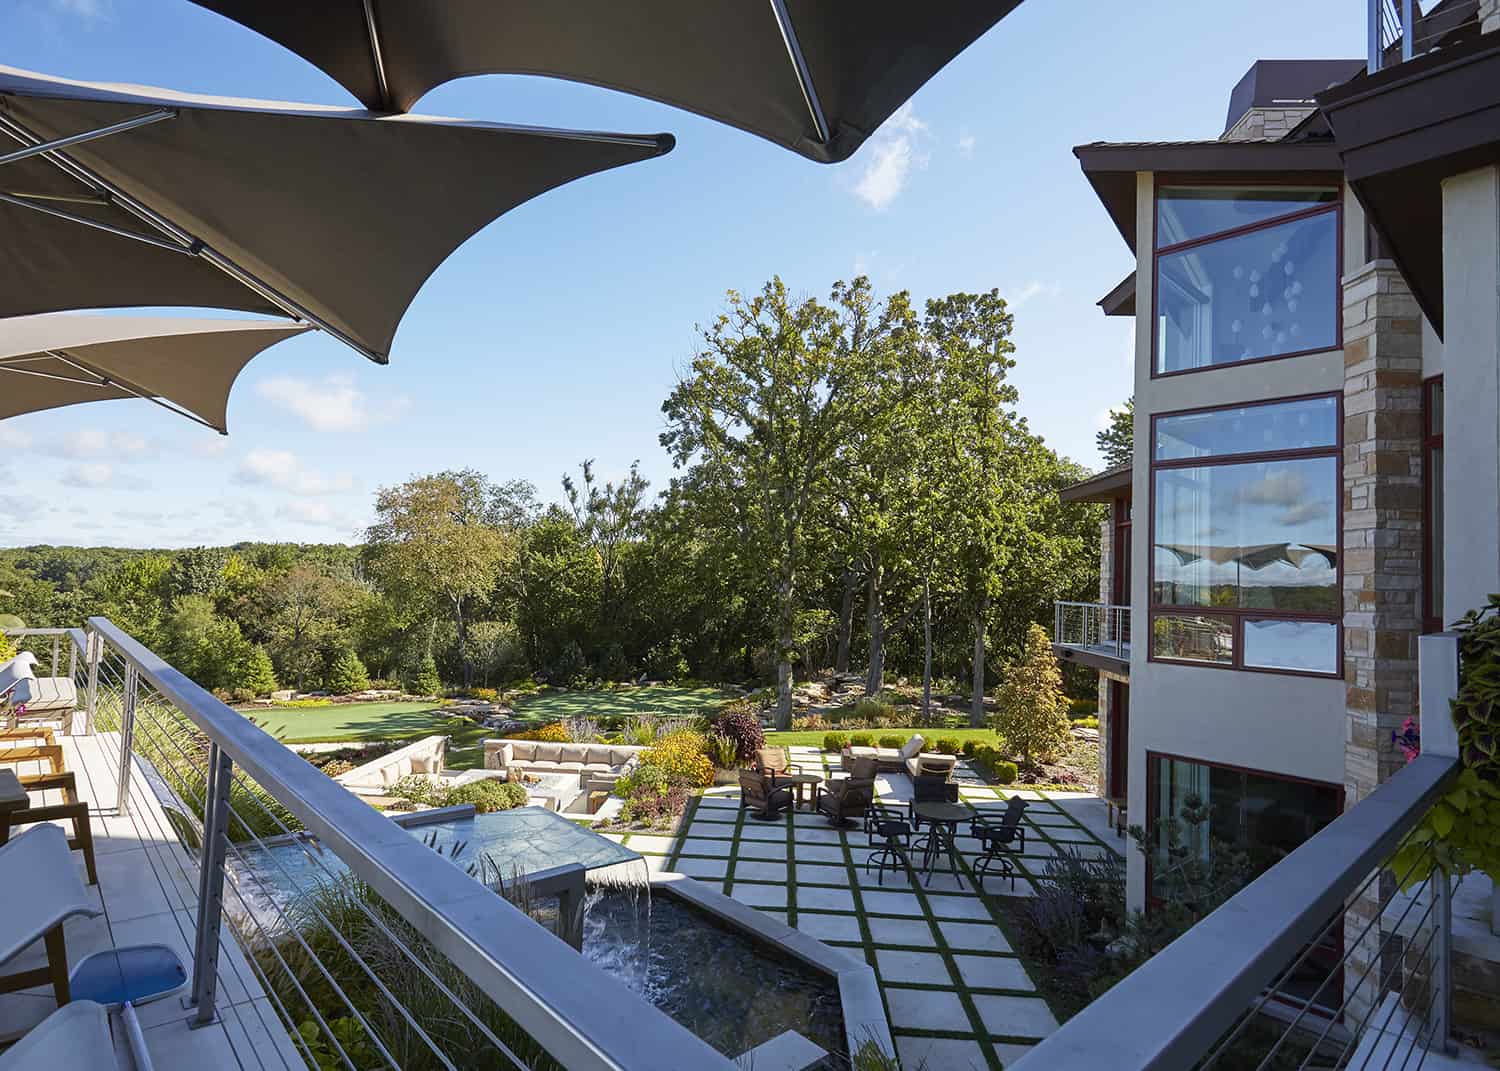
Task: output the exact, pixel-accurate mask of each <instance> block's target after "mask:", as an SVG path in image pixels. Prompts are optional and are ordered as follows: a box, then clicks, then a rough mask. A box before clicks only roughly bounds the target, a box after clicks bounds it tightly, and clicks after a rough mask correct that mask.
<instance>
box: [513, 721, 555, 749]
mask: <svg viewBox="0 0 1500 1071" xmlns="http://www.w3.org/2000/svg"><path fill="white" fill-rule="evenodd" d="M511 739H512V740H535V741H537V742H538V743H542V744H566V743H569V737H568V727H567V726H566V725H564V724H563V723H562V722H560V721H554V722H552V723H551V724H550V725H543V726H542V727H541V728H540V729H528V730H527V731H526V732H524V733H517V734H516V735H515V736H513V737H511Z"/></svg>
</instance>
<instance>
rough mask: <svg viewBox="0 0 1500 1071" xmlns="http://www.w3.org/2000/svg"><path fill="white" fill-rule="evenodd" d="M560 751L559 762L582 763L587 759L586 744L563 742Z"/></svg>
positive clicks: (587, 750) (587, 748) (587, 749)
mask: <svg viewBox="0 0 1500 1071" xmlns="http://www.w3.org/2000/svg"><path fill="white" fill-rule="evenodd" d="M561 746H562V751H561V752H560V754H559V755H558V761H559V762H576V763H578V764H579V765H582V764H583V763H585V762H588V761H589V746H588V745H587V744H563V745H561Z"/></svg>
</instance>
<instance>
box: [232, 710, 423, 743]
mask: <svg viewBox="0 0 1500 1071" xmlns="http://www.w3.org/2000/svg"><path fill="white" fill-rule="evenodd" d="M245 714H246V716H247V717H250V718H254V719H255V720H256V721H258V722H259V723H260V724H261V725H262V726H263V727H264V728H265V730H266V731H267V732H268V733H270V734H271V735H272V736H277V737H280V738H281V739H282V741H283V742H285V743H288V744H317V743H334V742H336V741H342V740H406V739H410V738H413V737H419V736H427V735H428V734H429V733H436V732H443V731H445V728H444V727H445V726H446V725H447V724H448V722H449V721H450V720H451V718H450V717H449V716H448V715H446V714H444V713H443V712H442V710H441V708H435V707H433V705H432V704H431V703H334V704H331V705H329V706H326V707H268V708H266V709H265V710H247V711H245Z"/></svg>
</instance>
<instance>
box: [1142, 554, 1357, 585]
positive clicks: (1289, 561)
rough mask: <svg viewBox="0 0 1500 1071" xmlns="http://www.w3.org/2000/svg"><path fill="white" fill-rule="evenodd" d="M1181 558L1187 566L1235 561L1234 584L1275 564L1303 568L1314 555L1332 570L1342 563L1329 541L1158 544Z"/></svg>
mask: <svg viewBox="0 0 1500 1071" xmlns="http://www.w3.org/2000/svg"><path fill="white" fill-rule="evenodd" d="M1156 547H1157V549H1158V550H1164V551H1166V552H1167V553H1168V554H1171V555H1172V556H1173V557H1174V558H1176V559H1177V564H1178V565H1180V566H1182V567H1184V568H1185V567H1187V566H1189V565H1192V564H1194V563H1195V562H1200V561H1206V562H1209V563H1211V564H1213V565H1228V564H1229V563H1231V562H1233V563H1234V586H1235V588H1236V589H1238V588H1239V587H1240V585H1241V577H1242V571H1243V570H1245V569H1249V570H1251V571H1252V572H1255V571H1257V570H1260V569H1264V568H1266V567H1267V566H1271V565H1290V566H1291V567H1292V568H1294V569H1301V568H1302V566H1303V564H1304V563H1305V562H1307V561H1308V560H1309V559H1312V558H1321V559H1322V560H1323V561H1324V562H1326V563H1327V565H1328V567H1329V568H1330V569H1333V568H1336V567H1337V565H1338V548H1337V547H1334V546H1330V545H1329V544H1327V543H1254V544H1247V545H1244V546H1213V545H1203V546H1190V545H1188V544H1184V543H1158V544H1156Z"/></svg>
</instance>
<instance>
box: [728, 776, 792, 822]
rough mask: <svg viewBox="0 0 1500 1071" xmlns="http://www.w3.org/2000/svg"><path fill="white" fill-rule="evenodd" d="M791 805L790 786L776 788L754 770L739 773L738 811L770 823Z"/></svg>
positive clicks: (768, 779)
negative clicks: (744, 811)
mask: <svg viewBox="0 0 1500 1071" xmlns="http://www.w3.org/2000/svg"><path fill="white" fill-rule="evenodd" d="M791 805H792V786H791V785H782V786H781V787H779V788H778V787H777V786H776V785H775V784H774V783H772V781H771V779H770V778H769V777H767V776H766V775H765V774H762V773H759V772H757V771H755V770H741V771H740V810H742V811H743V810H749V811H750V817H751V818H758V819H760V820H761V821H762V822H770V821H773V820H774V819H776V818H777V817H778V816H780V815H781V814H782V813H784V812H785V811H786V810H787V809H788V808H789V807H791Z"/></svg>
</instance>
